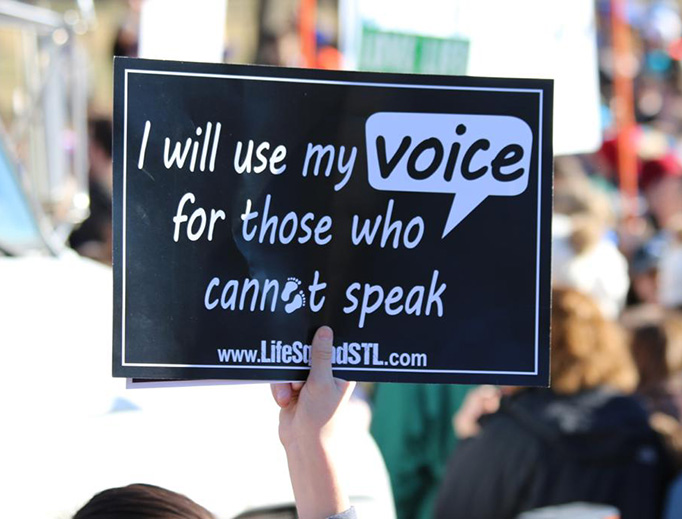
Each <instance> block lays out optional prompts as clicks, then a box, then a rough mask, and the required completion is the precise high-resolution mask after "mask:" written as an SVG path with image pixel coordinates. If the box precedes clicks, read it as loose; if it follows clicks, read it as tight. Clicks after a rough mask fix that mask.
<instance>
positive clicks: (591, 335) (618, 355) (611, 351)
mask: <svg viewBox="0 0 682 519" xmlns="http://www.w3.org/2000/svg"><path fill="white" fill-rule="evenodd" d="M551 370H552V390H553V391H554V392H556V393H561V394H573V393H578V392H580V391H583V390H587V389H592V388H595V387H598V386H609V387H611V388H615V389H618V390H620V391H623V392H630V391H632V390H634V389H635V386H636V385H637V370H636V368H635V366H634V363H633V361H632V357H631V355H630V352H629V350H628V348H627V342H626V340H625V335H624V333H623V332H622V330H621V329H620V328H619V327H618V325H617V324H616V323H614V322H612V321H609V320H607V319H605V318H604V316H603V315H602V312H601V311H600V309H599V306H598V305H597V303H596V302H595V301H594V300H593V299H592V298H591V297H590V296H588V295H585V294H583V293H581V292H578V291H577V290H573V289H569V288H555V289H554V291H553V294H552V359H551Z"/></svg>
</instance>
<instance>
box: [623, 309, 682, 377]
mask: <svg viewBox="0 0 682 519" xmlns="http://www.w3.org/2000/svg"><path fill="white" fill-rule="evenodd" d="M632 355H633V358H634V359H635V364H636V365H637V370H638V371H639V378H640V381H639V387H640V388H647V387H651V386H655V385H656V384H658V383H660V382H664V381H665V380H667V379H668V378H669V377H670V376H671V375H674V374H675V373H680V372H682V315H680V313H678V312H676V313H669V314H664V315H657V316H653V317H652V318H650V319H647V320H645V321H643V322H641V323H638V324H637V325H636V326H635V327H634V329H633V332H632Z"/></svg>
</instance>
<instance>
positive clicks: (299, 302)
mask: <svg viewBox="0 0 682 519" xmlns="http://www.w3.org/2000/svg"><path fill="white" fill-rule="evenodd" d="M304 306H305V294H304V293H303V290H299V291H298V293H297V294H296V295H295V296H294V298H293V299H292V300H291V302H290V303H287V304H286V305H285V306H284V311H285V312H286V313H288V314H290V313H292V312H295V311H296V310H298V309H299V308H303V307H304Z"/></svg>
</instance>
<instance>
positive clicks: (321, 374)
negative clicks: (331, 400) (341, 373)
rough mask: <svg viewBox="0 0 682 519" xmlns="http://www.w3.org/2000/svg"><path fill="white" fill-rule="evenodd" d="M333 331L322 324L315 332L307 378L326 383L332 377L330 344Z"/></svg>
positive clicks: (332, 339) (332, 340)
mask: <svg viewBox="0 0 682 519" xmlns="http://www.w3.org/2000/svg"><path fill="white" fill-rule="evenodd" d="M333 342H334V332H333V331H332V329H331V328H330V327H329V326H322V327H320V328H318V330H317V332H315V337H313V344H312V347H311V352H310V374H309V375H308V380H310V381H314V382H317V383H328V382H331V381H332V380H333V379H334V375H333V374H332V351H333V350H332V344H333Z"/></svg>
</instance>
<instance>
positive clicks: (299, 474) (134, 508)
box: [73, 326, 356, 519]
mask: <svg viewBox="0 0 682 519" xmlns="http://www.w3.org/2000/svg"><path fill="white" fill-rule="evenodd" d="M333 340H334V334H333V332H332V330H331V328H329V327H327V326H323V327H321V328H319V329H318V330H317V332H316V333H315V337H314V338H313V342H312V349H311V366H310V373H309V375H308V379H307V380H306V382H305V383H303V382H294V383H279V384H272V386H271V388H272V394H273V397H274V399H275V401H276V402H277V405H279V406H280V408H281V409H280V415H279V438H280V441H281V442H282V445H283V446H284V450H285V451H286V455H287V462H288V464H289V476H290V478H291V484H292V487H293V490H294V497H295V499H296V509H297V511H298V518H299V519H324V518H327V519H355V517H356V515H355V511H354V509H353V508H352V507H351V506H350V501H349V499H348V495H347V493H346V492H345V491H344V489H343V488H342V484H341V482H340V481H339V477H338V470H337V464H338V462H337V460H338V457H337V456H338V454H337V453H336V443H337V441H338V440H337V434H336V428H335V425H336V423H337V420H338V416H339V411H340V409H341V408H343V407H344V405H345V404H346V403H347V402H348V399H349V398H350V395H351V393H352V392H353V387H354V385H355V383H354V382H347V381H345V380H340V379H336V378H334V375H333V373H332V344H333ZM228 469H229V468H228ZM227 498H228V499H229V496H228V497H227ZM73 519H214V516H213V515H212V514H211V513H210V512H209V511H207V510H206V509H204V508H203V507H201V506H200V505H198V504H196V503H194V502H193V501H191V500H190V499H189V498H187V497H185V496H182V495H180V494H176V493H175V492H171V491H169V490H166V489H162V488H159V487H154V486H150V485H140V484H136V485H130V486H127V487H122V488H117V489H109V490H105V491H104V492H101V493H99V494H97V495H96V496H94V497H93V498H92V499H91V500H90V501H89V502H88V503H86V504H85V505H84V506H83V508H81V509H80V510H79V511H78V512H77V513H76V515H75V516H74V517H73Z"/></svg>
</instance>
